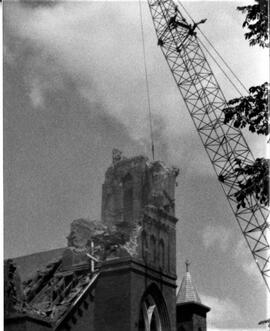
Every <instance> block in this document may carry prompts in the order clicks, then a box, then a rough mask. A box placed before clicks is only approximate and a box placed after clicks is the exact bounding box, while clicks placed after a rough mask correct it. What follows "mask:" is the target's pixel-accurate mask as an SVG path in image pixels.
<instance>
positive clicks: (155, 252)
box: [4, 150, 210, 331]
mask: <svg viewBox="0 0 270 331" xmlns="http://www.w3.org/2000/svg"><path fill="white" fill-rule="evenodd" d="M178 173H179V170H178V169H177V168H174V167H167V166H166V165H165V164H163V163H162V162H160V161H153V162H150V161H149V160H148V159H147V158H146V157H144V156H135V157H132V158H125V157H123V155H122V153H121V152H120V151H118V150H114V151H113V157H112V164H111V166H110V167H109V168H108V169H107V171H106V174H105V181H104V184H103V187H102V208H101V221H100V222H97V221H89V220H86V219H78V220H75V221H73V222H72V223H71V230H70V234H69V235H68V237H67V247H65V248H63V249H60V250H54V251H51V252H44V253H39V254H37V255H36V256H38V260H39V266H38V267H37V266H35V263H33V261H34V256H26V257H23V258H17V259H13V260H10V259H9V260H6V261H5V270H4V271H5V274H4V281H5V292H4V294H5V307H4V309H5V331H45V330H57V331H60V330H61V331H64V330H71V331H86V330H87V331H206V329H207V326H206V317H207V312H208V311H209V310H210V308H208V307H207V306H205V305H203V304H202V303H201V300H200V298H199V296H198V294H197V291H196V289H195V287H194V285H193V283H192V280H191V275H190V272H189V262H188V261H187V262H186V273H185V275H184V277H183V280H182V283H181V286H180V289H179V291H178V294H177V293H176V288H177V285H176V280H177V276H176V224H177V221H178V220H177V218H176V217H175V203H174V196H175V185H176V177H177V176H178ZM45 255H46V256H45ZM31 261H32V262H31ZM40 261H42V263H41V262H40ZM27 266H28V267H29V268H31V269H32V271H35V272H34V274H32V275H31V277H29V273H28V274H27V273H26V272H24V273H22V272H21V270H24V269H27ZM35 267H36V270H34V269H35ZM23 268H24V269H23ZM26 274H27V277H26Z"/></svg>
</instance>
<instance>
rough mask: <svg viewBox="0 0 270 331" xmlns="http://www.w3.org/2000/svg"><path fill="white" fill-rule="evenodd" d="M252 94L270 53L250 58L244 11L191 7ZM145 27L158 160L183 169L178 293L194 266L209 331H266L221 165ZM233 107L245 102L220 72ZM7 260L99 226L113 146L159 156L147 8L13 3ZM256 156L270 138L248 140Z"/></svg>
mask: <svg viewBox="0 0 270 331" xmlns="http://www.w3.org/2000/svg"><path fill="white" fill-rule="evenodd" d="M184 4H185V7H186V8H187V9H188V11H189V12H190V13H191V15H192V16H193V18H194V20H195V21H197V20H200V19H202V18H207V22H206V23H205V24H204V26H203V31H204V32H205V33H206V34H207V36H208V37H209V39H210V40H211V41H212V42H213V43H214V45H215V46H216V48H217V49H218V50H219V51H220V52H221V53H222V54H223V55H224V57H225V59H226V60H227V62H228V63H229V64H230V65H231V67H232V69H233V70H234V71H235V72H236V73H237V75H238V76H239V78H240V79H241V80H242V81H243V83H244V84H245V85H246V86H247V87H249V86H251V85H256V84H262V83H263V82H265V81H266V80H267V79H268V74H267V70H266V68H265V66H266V61H267V55H268V53H267V51H266V50H262V49H260V48H258V47H252V48H251V47H249V46H248V42H247V41H246V40H245V39H244V36H243V32H244V31H243V29H242V27H241V24H242V21H243V15H242V14H241V13H240V12H238V11H236V6H237V5H240V4H241V5H243V4H245V2H244V3H239V2H223V1H219V2H206V1H201V2H192V3H191V2H185V3H184ZM143 20H144V30H145V31H144V32H145V44H146V57H147V68H148V72H149V84H150V97H151V105H152V111H153V125H154V137H155V145H156V154H157V159H161V160H163V161H165V162H167V163H169V164H172V165H175V166H177V167H179V168H180V174H179V178H178V187H177V191H176V214H177V217H178V218H179V222H178V225H177V264H178V278H179V279H178V283H180V282H181V279H182V277H183V273H184V261H185V259H186V258H189V259H190V260H191V262H192V263H191V274H192V277H193V280H194V283H195V284H196V286H197V289H198V292H199V294H200V296H201V299H202V302H203V303H204V304H206V305H209V306H210V307H211V308H212V311H211V312H210V314H209V319H208V320H209V327H210V329H212V330H214V329H218V330H221V329H226V328H231V329H237V328H238V329H241V330H244V329H257V328H258V326H257V324H258V322H259V321H260V320H262V319H265V318H266V317H267V316H266V311H265V292H266V290H265V286H264V284H263V282H262V279H261V276H260V275H259V272H258V270H257V269H256V268H257V267H256V265H255V262H254V261H253V259H252V258H251V254H250V252H249V251H248V248H247V247H246V244H245V241H244V238H243V236H242V234H241V231H240V229H239V227H238V225H237V223H236V220H235V219H234V216H233V214H232V212H231V210H230V209H229V204H228V203H227V201H226V199H225V196H224V195H223V192H222V189H221V187H220V184H219V183H218V181H217V179H216V177H215V174H214V171H213V169H212V168H211V165H210V161H209V160H208V158H207V155H206V153H205V151H204V149H203V146H202V145H201V142H200V140H199V138H198V136H197V133H196V130H195V128H194V127H193V124H192V122H191V119H190V118H189V115H188V112H187V110H186V108H185V105H184V104H183V101H182V100H181V97H180V94H179V92H178V90H177V88H176V86H175V83H174V81H173V78H172V76H171V74H170V71H169V69H168V67H167V64H166V61H165V59H164V57H163V55H162V54H161V51H160V49H159V48H158V46H157V44H156V37H155V34H154V29H153V24H152V21H151V17H150V14H149V10H148V7H147V5H146V3H144V4H143ZM213 70H214V71H215V74H216V76H217V78H218V81H219V82H220V84H221V86H222V88H223V90H224V93H225V95H226V97H227V98H230V97H233V96H236V93H235V91H234V90H233V89H232V88H231V86H230V85H229V84H228V83H227V82H226V80H225V79H224V78H223V77H222V75H221V73H220V70H219V69H218V68H216V67H215V66H214V67H213ZM3 88H4V213H5V227H4V230H5V238H4V239H5V240H4V241H5V256H6V257H15V256H20V255H25V254H31V253H34V252H37V251H42V250H48V249H52V248H57V247H63V246H65V245H66V236H67V235H68V233H69V225H70V223H71V221H72V220H74V219H77V218H81V217H88V218H90V219H100V208H101V185H102V182H103V179H104V172H105V170H106V168H107V167H108V166H109V165H110V163H111V151H112V149H113V148H114V147H117V148H119V149H120V150H123V151H124V154H125V155H126V156H133V155H137V154H146V155H148V156H149V157H150V152H149V151H150V149H149V122H148V120H147V99H146V89H145V77H144V68H143V53H142V42H141V31H140V17H139V5H138V2H121V3H117V2H90V1H89V2H86V1H84V2H70V1H69V2H67V1H63V2H54V1H49V2H42V3H41V2H31V3H30V2H24V3H23V2H17V1H16V2H15V1H13V2H12V1H5V3H4V86H3ZM248 141H249V143H250V146H251V148H252V150H253V152H254V153H255V155H256V156H257V155H263V153H264V143H263V140H262V139H258V138H257V137H254V136H252V137H251V136H249V137H248Z"/></svg>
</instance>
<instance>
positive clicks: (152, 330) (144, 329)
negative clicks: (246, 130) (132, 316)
mask: <svg viewBox="0 0 270 331" xmlns="http://www.w3.org/2000/svg"><path fill="white" fill-rule="evenodd" d="M138 330H139V331H170V330H171V327H170V318H169V314H168V310H167V307H166V303H165V300H164V298H163V295H162V293H161V292H160V290H159V288H158V287H157V285H156V284H154V283H153V284H151V285H150V286H149V287H148V288H147V290H146V291H145V293H144V295H143V297H142V300H141V305H140V315H139V323H138Z"/></svg>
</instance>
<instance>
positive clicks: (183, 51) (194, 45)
mask: <svg viewBox="0 0 270 331" xmlns="http://www.w3.org/2000/svg"><path fill="white" fill-rule="evenodd" d="M148 5H149V8H150V12H151V16H152V19H153V23H154V27H155V30H156V35H157V39H158V45H159V46H160V48H161V50H162V52H163V54H164V56H165V59H166V61H167V63H168V65H169V68H170V70H171V72H172V75H173V77H174V80H175V82H176V84H177V86H178V89H179V91H180V93H181V95H182V97H183V99H184V101H185V104H186V106H187V109H188V111H189V113H190V115H191V117H192V120H193V122H194V124H195V127H196V129H197V131H198V133H199V136H200V138H201V141H202V143H203V145H204V147H205V149H206V152H207V154H208V156H209V158H210V161H211V163H212V165H213V167H214V170H215V172H216V174H217V176H218V179H219V181H220V183H221V185H222V188H223V190H224V193H225V194H226V196H227V199H228V201H229V204H230V206H231V208H232V211H233V213H234V214H235V217H236V220H237V222H238V224H239V226H240V228H241V231H242V233H243V235H244V237H245V239H246V242H247V244H248V246H249V248H250V251H251V253H252V255H253V257H254V259H255V261H256V263H257V266H258V268H259V270H260V272H261V274H262V276H263V278H264V281H265V283H266V286H267V288H268V290H269V291H270V285H269V279H270V269H269V264H270V263H269V262H270V261H269V239H268V238H267V231H269V224H268V222H267V217H268V215H269V211H268V209H267V208H266V207H264V206H261V205H260V203H259V202H258V201H257V199H256V197H255V196H250V197H248V199H247V201H246V207H244V208H243V207H240V208H238V207H237V204H238V203H237V200H236V197H235V193H236V192H237V191H239V189H240V187H239V182H240V181H241V180H243V175H237V174H236V173H235V171H234V169H235V166H236V163H235V160H236V159H238V160H241V164H242V166H245V165H248V164H252V163H253V162H254V157H253V155H252V153H251V151H250V149H249V147H248V145H247V143H246V141H245V139H244V137H243V135H242V133H241V131H240V129H238V128H235V127H233V126H232V125H230V124H224V112H223V109H224V108H225V107H226V105H227V102H226V99H225V96H224V94H223V92H222V90H221V88H220V86H219V84H218V82H217V80H216V78H215V76H214V74H213V72H212V70H211V68H210V65H209V63H208V61H207V59H206V56H205V54H204V52H203V49H202V47H201V45H200V41H199V39H198V38H197V36H196V32H195V28H196V26H197V25H191V24H188V23H187V21H186V19H185V18H184V17H183V15H182V14H181V12H180V10H179V9H178V7H177V6H176V4H175V3H174V2H173V1H172V0H148ZM200 23H203V21H201V22H200Z"/></svg>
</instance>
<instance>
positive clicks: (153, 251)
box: [150, 235, 157, 264]
mask: <svg viewBox="0 0 270 331" xmlns="http://www.w3.org/2000/svg"><path fill="white" fill-rule="evenodd" d="M156 255H157V254H156V238H155V237H154V236H153V235H152V236H151V237H150V263H153V264H154V263H156Z"/></svg>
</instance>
